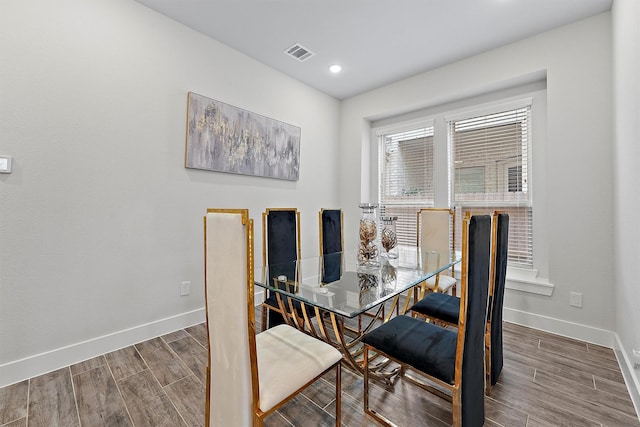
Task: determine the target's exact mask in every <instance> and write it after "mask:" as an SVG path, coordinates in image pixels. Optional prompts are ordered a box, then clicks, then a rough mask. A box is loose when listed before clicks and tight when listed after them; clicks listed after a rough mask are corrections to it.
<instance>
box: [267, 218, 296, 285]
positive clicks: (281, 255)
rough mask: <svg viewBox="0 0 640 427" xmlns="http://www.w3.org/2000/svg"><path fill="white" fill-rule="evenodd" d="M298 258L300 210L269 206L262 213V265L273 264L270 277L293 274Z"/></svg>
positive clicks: (292, 275)
mask: <svg viewBox="0 0 640 427" xmlns="http://www.w3.org/2000/svg"><path fill="white" fill-rule="evenodd" d="M298 259H300V212H298V210H297V209H295V208H271V209H267V210H266V211H265V212H263V213H262V265H264V266H267V265H268V266H273V265H276V267H272V268H270V270H269V273H270V275H271V276H272V277H277V276H280V275H284V276H287V277H289V278H291V277H294V276H295V269H296V265H295V263H294V262H292V261H295V260H298Z"/></svg>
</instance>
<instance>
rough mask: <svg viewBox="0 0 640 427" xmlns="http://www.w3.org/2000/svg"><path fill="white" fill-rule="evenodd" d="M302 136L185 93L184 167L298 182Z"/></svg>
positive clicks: (284, 126)
mask: <svg viewBox="0 0 640 427" xmlns="http://www.w3.org/2000/svg"><path fill="white" fill-rule="evenodd" d="M300 134H301V130H300V128H299V127H297V126H293V125H290V124H287V123H283V122H280V121H278V120H274V119H271V118H269V117H265V116H262V115H260V114H256V113H252V112H250V111H247V110H243V109H242V108H238V107H234V106H233V105H229V104H225V103H224V102H220V101H216V100H214V99H211V98H207V97H205V96H202V95H198V94H196V93H193V92H189V94H188V96H187V142H186V153H185V167H187V168H191V169H203V170H209V171H216V172H227V173H235V174H242V175H253V176H262V177H268V178H278V179H286V180H290V181H297V180H298V176H299V172H300Z"/></svg>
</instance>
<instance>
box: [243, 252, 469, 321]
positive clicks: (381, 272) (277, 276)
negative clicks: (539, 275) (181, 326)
mask: <svg viewBox="0 0 640 427" xmlns="http://www.w3.org/2000/svg"><path fill="white" fill-rule="evenodd" d="M460 260H461V254H460V253H459V252H456V253H454V254H451V253H438V252H434V251H423V250H421V249H420V248H418V247H415V246H399V247H398V258H395V259H393V258H391V259H390V258H384V257H380V258H379V263H378V265H370V266H360V265H358V263H357V251H347V252H337V253H333V254H327V255H324V256H317V257H313V258H303V259H300V260H297V261H292V262H287V263H282V264H271V265H269V266H266V267H258V268H256V269H255V272H254V281H255V285H256V286H259V287H262V288H266V289H268V290H270V291H275V292H279V293H280V294H282V295H284V296H289V297H292V298H295V299H297V300H299V301H302V302H304V303H305V304H308V305H311V306H314V307H318V308H320V309H323V310H328V311H330V312H333V313H336V314H339V315H341V316H345V317H348V318H353V317H356V316H358V315H360V314H362V313H364V312H365V311H367V310H369V309H371V308H373V307H376V306H378V305H379V304H381V303H383V302H385V301H387V300H389V299H391V298H393V297H395V296H397V295H399V294H401V293H403V292H405V291H406V290H408V289H410V288H412V287H414V286H416V285H418V284H420V283H421V282H422V281H424V280H426V279H428V278H430V277H432V276H435V275H436V274H437V273H440V272H442V271H444V270H447V269H450V268H451V267H452V266H453V265H454V264H456V263H458V262H460Z"/></svg>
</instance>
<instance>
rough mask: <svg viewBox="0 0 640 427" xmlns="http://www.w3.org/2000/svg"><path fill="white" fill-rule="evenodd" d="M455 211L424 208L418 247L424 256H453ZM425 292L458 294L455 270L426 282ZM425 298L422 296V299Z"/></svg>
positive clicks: (419, 221) (419, 218)
mask: <svg viewBox="0 0 640 427" xmlns="http://www.w3.org/2000/svg"><path fill="white" fill-rule="evenodd" d="M455 223H456V214H455V210H453V209H447V208H423V209H420V210H419V211H418V214H417V235H418V241H417V245H418V246H419V247H420V251H421V253H422V254H423V255H424V256H428V255H429V254H430V253H433V254H446V253H451V254H453V251H454V244H455ZM424 288H426V289H424V290H427V291H432V292H442V293H447V292H449V290H451V291H452V293H453V295H455V294H456V279H455V274H454V268H453V267H451V269H450V270H448V271H443V272H441V273H439V274H437V275H435V276H434V277H430V278H429V279H427V280H426V281H425V282H424ZM423 296H424V292H423V295H421V296H420V297H423Z"/></svg>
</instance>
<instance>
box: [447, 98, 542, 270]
mask: <svg viewBox="0 0 640 427" xmlns="http://www.w3.org/2000/svg"><path fill="white" fill-rule="evenodd" d="M530 125H531V107H530V106H527V107H523V108H517V109H512V110H508V111H502V112H498V113H494V114H487V115H482V116H478V117H472V118H464V119H459V120H451V121H449V149H450V155H451V158H452V162H453V167H452V168H451V177H450V179H451V182H452V187H453V205H454V206H455V207H456V209H457V212H456V218H457V219H458V221H456V222H458V223H461V219H462V218H463V217H464V213H465V212H466V211H470V212H472V213H483V212H487V213H489V212H491V211H494V210H499V211H505V212H507V213H509V264H510V265H512V266H518V267H523V268H533V232H532V228H533V219H532V215H533V208H532V205H531V198H530V192H529V179H528V174H529V168H528V153H529V147H530V144H531V131H530Z"/></svg>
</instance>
